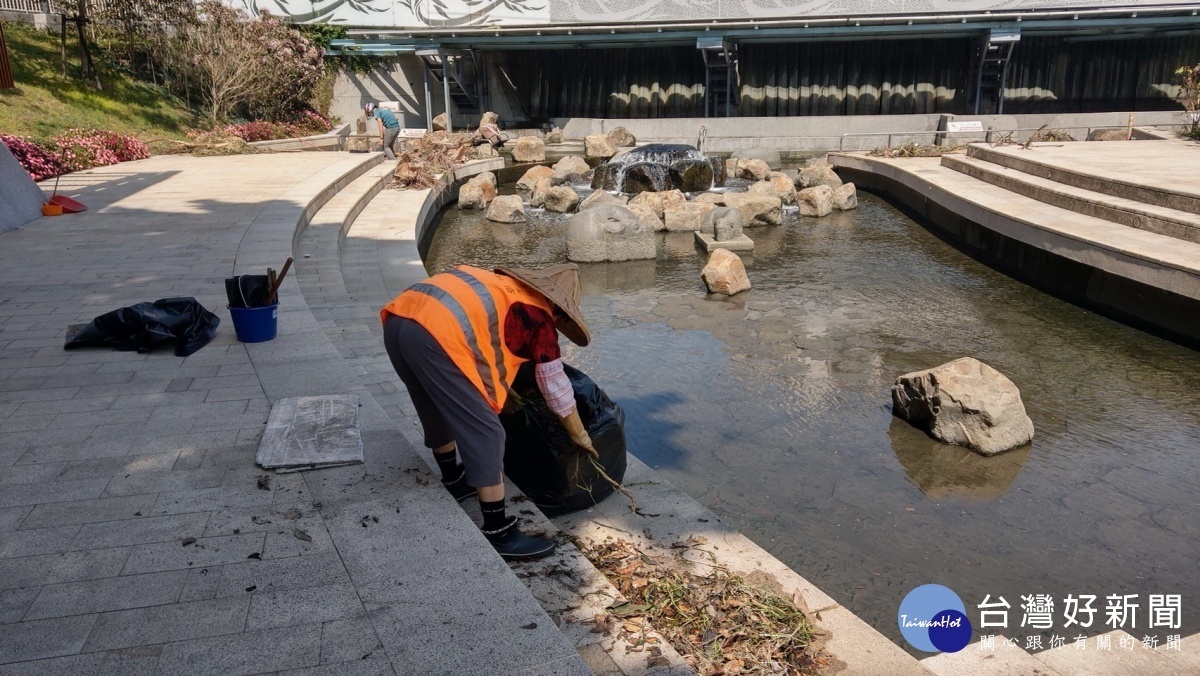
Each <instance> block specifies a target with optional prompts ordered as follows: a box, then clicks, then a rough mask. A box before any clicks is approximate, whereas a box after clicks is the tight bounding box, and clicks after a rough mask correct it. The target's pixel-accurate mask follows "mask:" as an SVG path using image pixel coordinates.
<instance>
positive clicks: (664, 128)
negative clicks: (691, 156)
mask: <svg viewBox="0 0 1200 676" xmlns="http://www.w3.org/2000/svg"><path fill="white" fill-rule="evenodd" d="M1131 114H1132V115H1133V120H1134V125H1135V126H1146V127H1153V126H1156V125H1178V124H1181V123H1182V122H1183V113H1181V112H1176V111H1149V112H1136V113H1129V112H1114V113H1082V114H1061V115H1055V114H1043V115H956V116H947V117H946V118H945V119H943V116H941V115H844V116H816V117H733V118H724V117H714V118H703V117H700V118H686V119H670V118H663V119H649V120H622V119H595V118H558V119H554V120H552V122H553V123H554V124H556V125H558V126H560V127H562V129H563V132H564V134H565V136H566V138H568V139H582V138H583V137H585V136H587V135H589V134H605V133H608V132H609V131H611V130H612V129H614V128H616V127H625V128H626V129H628V130H629V131H631V132H633V134H634V136H636V137H637V139H638V142H639V143H649V142H659V143H688V144H691V145H697V143H699V142H700V141H701V135H702V132H701V128H703V130H704V131H703V137H704V138H703V142H702V144H701V145H703V150H704V151H705V152H711V153H729V152H733V151H736V150H743V149H747V148H771V149H774V150H779V151H795V152H800V151H809V152H821V151H828V150H847V151H850V150H871V149H874V148H882V147H888V146H897V145H901V144H904V143H933V142H934V141H935V139H937V138H938V137H939V136H940V137H942V138H943V140H945V141H947V142H953V143H966V142H969V141H984V140H987V137H988V131H987V130H988V129H991V130H993V131H992V132H991V137H992V138H998V137H999V136H1000V135H1003V134H1005V133H1007V132H1009V131H1012V130H1029V131H1014V132H1013V138H1014V139H1015V140H1024V139H1026V138H1028V136H1029V134H1030V133H1031V132H1032V130H1036V129H1038V128H1039V127H1042V126H1043V125H1045V127H1046V128H1047V129H1060V130H1063V131H1067V132H1068V133H1070V134H1071V135H1072V136H1074V137H1075V138H1076V139H1079V140H1083V139H1085V138H1087V135H1088V132H1089V131H1091V130H1094V129H1101V128H1113V127H1120V128H1125V127H1126V126H1127V125H1128V124H1129V116H1130V115H1131ZM950 121H956V122H968V121H978V122H979V123H980V125H979V126H980V128H981V129H983V131H980V132H954V133H947V132H944V131H941V132H939V129H942V130H944V129H945V128H946V123H948V122H950Z"/></svg>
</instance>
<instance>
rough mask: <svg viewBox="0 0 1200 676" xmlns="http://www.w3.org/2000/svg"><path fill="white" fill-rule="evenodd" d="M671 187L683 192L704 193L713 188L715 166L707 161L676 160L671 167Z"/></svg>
mask: <svg viewBox="0 0 1200 676" xmlns="http://www.w3.org/2000/svg"><path fill="white" fill-rule="evenodd" d="M669 175H670V177H671V185H672V186H673V187H674V188H677V189H679V190H682V191H683V192H703V191H705V190H708V189H709V188H711V187H713V166H712V163H711V162H709V161H708V160H707V159H698V160H691V159H689V160H676V161H674V162H672V163H671V167H670V174H669Z"/></svg>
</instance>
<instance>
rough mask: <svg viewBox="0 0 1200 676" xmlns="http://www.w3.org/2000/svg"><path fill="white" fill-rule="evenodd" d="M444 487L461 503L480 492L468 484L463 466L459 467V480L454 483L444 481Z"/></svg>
mask: <svg viewBox="0 0 1200 676" xmlns="http://www.w3.org/2000/svg"><path fill="white" fill-rule="evenodd" d="M442 485H443V486H445V487H446V490H448V491H450V495H453V496H454V499H455V500H457V501H459V502H462V501H463V500H466V499H467V498H469V497H472V496H474V495H477V494H478V491H476V490H475V487H474V486H472V485H471V484H468V483H467V472H466V470H464V469H463V466H462V465H459V466H458V478H457V479H455V480H453V481H446V480H445V479H443V480H442Z"/></svg>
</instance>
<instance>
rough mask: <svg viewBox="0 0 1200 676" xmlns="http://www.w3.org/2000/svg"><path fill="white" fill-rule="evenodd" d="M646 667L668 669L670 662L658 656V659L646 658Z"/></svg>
mask: <svg viewBox="0 0 1200 676" xmlns="http://www.w3.org/2000/svg"><path fill="white" fill-rule="evenodd" d="M646 666H648V667H669V666H671V660H669V659H667V658H665V657H663V656H662V655H659V656H658V657H647V658H646Z"/></svg>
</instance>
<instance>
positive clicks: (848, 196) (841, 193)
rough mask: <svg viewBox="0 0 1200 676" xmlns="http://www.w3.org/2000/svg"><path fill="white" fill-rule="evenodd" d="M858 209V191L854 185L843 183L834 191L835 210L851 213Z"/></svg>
mask: <svg viewBox="0 0 1200 676" xmlns="http://www.w3.org/2000/svg"><path fill="white" fill-rule="evenodd" d="M856 207H858V189H857V188H855V187H854V184H853V183H843V184H841V185H839V186H838V187H836V188H834V189H833V208H834V209H837V210H838V211H849V210H850V209H854V208H856Z"/></svg>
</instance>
